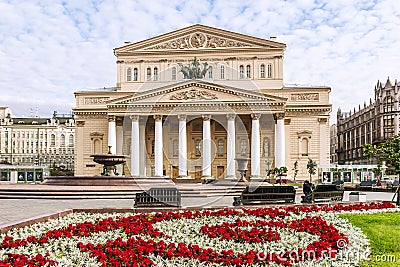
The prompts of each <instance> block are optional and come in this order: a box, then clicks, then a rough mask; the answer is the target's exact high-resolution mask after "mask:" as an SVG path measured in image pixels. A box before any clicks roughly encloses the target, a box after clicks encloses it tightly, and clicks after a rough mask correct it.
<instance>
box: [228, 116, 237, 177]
mask: <svg viewBox="0 0 400 267" xmlns="http://www.w3.org/2000/svg"><path fill="white" fill-rule="evenodd" d="M235 117H236V115H235V114H227V115H226V118H227V119H228V136H227V151H226V152H227V153H226V154H227V155H226V161H227V162H226V165H227V169H226V178H231V179H232V178H235V177H236V172H235V155H236V132H235Z"/></svg>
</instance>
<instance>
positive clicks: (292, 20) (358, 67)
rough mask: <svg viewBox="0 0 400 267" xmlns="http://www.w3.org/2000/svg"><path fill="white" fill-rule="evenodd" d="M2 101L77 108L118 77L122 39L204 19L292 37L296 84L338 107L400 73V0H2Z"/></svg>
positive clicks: (43, 112)
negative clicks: (86, 95) (324, 89)
mask: <svg viewBox="0 0 400 267" xmlns="http://www.w3.org/2000/svg"><path fill="white" fill-rule="evenodd" d="M0 14H1V15H0V106H8V107H10V108H11V109H12V110H13V114H15V115H16V116H30V115H31V114H32V111H31V110H33V113H36V107H37V108H38V111H37V114H38V115H39V116H42V117H46V116H50V115H51V114H52V113H53V111H54V110H57V112H58V113H69V112H70V111H71V109H72V108H73V107H74V105H75V102H74V101H75V98H74V95H73V93H74V92H75V91H79V90H85V89H95V88H102V87H112V86H115V83H116V70H117V68H116V63H115V61H116V58H115V56H114V54H113V49H114V48H116V47H120V46H122V45H124V42H125V41H131V42H137V41H141V40H144V39H147V38H150V37H154V36H157V35H159V34H163V33H167V32H169V31H173V30H177V29H180V28H183V27H187V26H190V25H192V24H196V23H200V24H204V25H208V26H212V27H217V28H222V29H226V30H230V31H234V32H239V33H243V34H248V35H252V36H256V37H260V38H266V39H268V38H269V37H270V36H276V37H277V41H278V42H282V43H285V44H286V45H287V48H286V51H285V56H284V81H285V83H286V84H293V83H296V84H311V85H325V86H329V87H331V88H332V91H331V95H330V102H331V103H332V104H333V110H332V113H331V122H334V121H335V120H336V111H337V109H338V107H341V109H342V111H350V110H353V108H354V107H356V108H357V109H358V106H359V105H361V106H363V103H364V101H366V102H367V103H369V99H370V98H373V97H374V87H375V85H376V83H377V81H378V80H380V81H382V82H386V80H387V78H388V77H390V79H391V81H392V83H394V81H395V79H398V80H400V38H399V37H400V7H399V3H398V0H381V1H377V0H375V1H372V0H334V1H329V0H326V1H322V0H321V1H313V0H293V1H291V0H287V1H281V0H255V1H243V0H239V1H237V0H229V1H222V0H221V1H220V0H215V1H201V0H195V1H193V0H184V1H181V0H160V1H156V0H153V1H149V0H146V1H142V0H136V1H130V0H121V1H118V0H103V1H86V0H67V1H60V0H42V1H40V0H30V1H9V0H0Z"/></svg>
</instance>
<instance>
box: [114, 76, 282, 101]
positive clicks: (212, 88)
mask: <svg viewBox="0 0 400 267" xmlns="http://www.w3.org/2000/svg"><path fill="white" fill-rule="evenodd" d="M286 100H287V99H286V98H283V97H279V96H274V95H268V94H265V93H262V92H259V91H254V90H248V89H242V88H235V87H230V86H224V85H219V84H215V83H210V82H207V81H204V80H186V81H183V82H179V83H176V84H173V85H168V86H165V87H160V88H156V89H152V90H149V91H146V92H141V93H135V94H132V95H129V96H125V97H122V98H117V99H113V100H111V101H109V102H108V103H107V105H129V104H144V105H146V104H155V103H157V104H178V103H188V102H196V103H207V102H211V103H212V102H213V101H215V102H225V103H230V102H232V103H233V102H235V103H238V102H249V103H250V102H263V103H267V102H268V103H274V102H275V103H277V102H279V103H285V102H286Z"/></svg>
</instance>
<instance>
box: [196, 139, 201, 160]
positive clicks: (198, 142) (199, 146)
mask: <svg viewBox="0 0 400 267" xmlns="http://www.w3.org/2000/svg"><path fill="white" fill-rule="evenodd" d="M195 148H196V156H201V141H200V140H199V139H197V140H196V141H195Z"/></svg>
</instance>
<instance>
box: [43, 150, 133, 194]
mask: <svg viewBox="0 0 400 267" xmlns="http://www.w3.org/2000/svg"><path fill="white" fill-rule="evenodd" d="M110 150H111V147H110V146H109V147H108V154H95V155H91V156H90V157H92V158H93V161H94V162H96V163H98V164H102V165H103V172H102V173H101V174H100V175H98V176H49V177H47V178H45V181H44V182H43V184H47V185H75V186H92V185H101V186H120V185H136V182H135V180H134V179H133V178H132V177H131V176H125V175H124V173H122V174H118V173H116V168H115V166H116V165H119V164H123V163H125V162H126V159H125V156H124V155H115V154H111V151H110ZM94 166H95V165H94V164H87V165H86V167H87V168H90V167H94ZM122 172H123V171H122Z"/></svg>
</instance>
